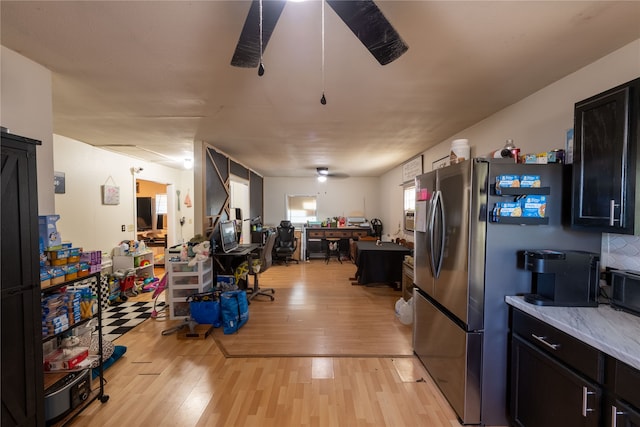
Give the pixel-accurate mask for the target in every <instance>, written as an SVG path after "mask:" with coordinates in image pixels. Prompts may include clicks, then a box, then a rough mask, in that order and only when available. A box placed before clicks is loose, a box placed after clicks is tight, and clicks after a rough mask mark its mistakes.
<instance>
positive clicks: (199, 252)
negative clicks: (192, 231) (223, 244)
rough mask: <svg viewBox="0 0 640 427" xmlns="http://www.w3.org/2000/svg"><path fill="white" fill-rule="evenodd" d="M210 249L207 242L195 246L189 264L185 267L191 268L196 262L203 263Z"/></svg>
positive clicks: (209, 244)
mask: <svg viewBox="0 0 640 427" xmlns="http://www.w3.org/2000/svg"><path fill="white" fill-rule="evenodd" d="M210 249H211V243H210V242H209V241H208V240H205V241H204V242H200V243H198V244H197V245H195V246H194V247H193V253H194V257H193V258H191V259H190V260H189V263H188V264H187V265H188V266H189V267H193V266H194V265H196V263H197V262H198V261H204V260H206V259H207V258H209V252H210Z"/></svg>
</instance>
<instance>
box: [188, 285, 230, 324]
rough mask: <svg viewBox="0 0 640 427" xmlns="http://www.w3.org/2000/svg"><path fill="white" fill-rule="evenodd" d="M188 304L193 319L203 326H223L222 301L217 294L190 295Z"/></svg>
mask: <svg viewBox="0 0 640 427" xmlns="http://www.w3.org/2000/svg"><path fill="white" fill-rule="evenodd" d="M187 302H188V303H189V312H190V314H191V319H193V320H195V321H196V322H198V323H199V324H201V325H213V327H214V328H219V327H220V326H221V325H222V319H221V313H220V301H219V300H218V297H217V296H216V294H215V292H205V293H200V294H193V295H190V296H189V297H187Z"/></svg>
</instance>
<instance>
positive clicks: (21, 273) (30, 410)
mask: <svg viewBox="0 0 640 427" xmlns="http://www.w3.org/2000/svg"><path fill="white" fill-rule="evenodd" d="M37 145H40V141H36V140H33V139H29V138H24V137H20V136H17V135H12V134H9V133H6V132H3V133H2V145H1V146H0V147H1V149H0V157H1V165H2V172H1V178H0V182H1V183H2V194H1V200H2V203H1V205H2V207H1V210H2V212H1V216H2V218H1V224H2V225H1V227H2V239H1V240H2V243H1V245H2V248H1V249H0V254H1V257H2V268H1V269H0V271H1V276H2V282H1V284H0V288H1V290H2V293H1V307H0V313H1V316H2V319H1V320H0V323H1V325H2V326H1V327H2V345H1V347H2V362H1V366H2V385H1V389H2V418H1V419H0V425H2V426H3V427H5V426H17V425H20V426H42V425H44V393H43V377H42V375H43V374H42V341H41V338H42V333H41V330H40V274H39V271H40V269H39V250H38V195H37V191H38V189H37V182H36V179H37V178H36V146H37Z"/></svg>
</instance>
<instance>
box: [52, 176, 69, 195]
mask: <svg viewBox="0 0 640 427" xmlns="http://www.w3.org/2000/svg"><path fill="white" fill-rule="evenodd" d="M65 184H66V183H65V177H64V172H53V192H54V194H64V193H65V192H66V189H65Z"/></svg>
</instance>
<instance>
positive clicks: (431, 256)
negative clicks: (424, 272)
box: [427, 191, 438, 277]
mask: <svg viewBox="0 0 640 427" xmlns="http://www.w3.org/2000/svg"><path fill="white" fill-rule="evenodd" d="M437 197H438V192H437V191H436V192H435V193H434V195H433V198H432V199H431V203H430V204H431V207H430V209H429V218H427V223H428V226H427V244H428V246H429V247H428V248H427V249H428V250H427V253H428V254H429V268H430V269H431V275H432V276H433V277H438V276H437V274H436V259H435V255H434V254H433V239H434V236H433V232H434V230H433V228H434V226H435V220H436V214H435V208H436V198H437Z"/></svg>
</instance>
